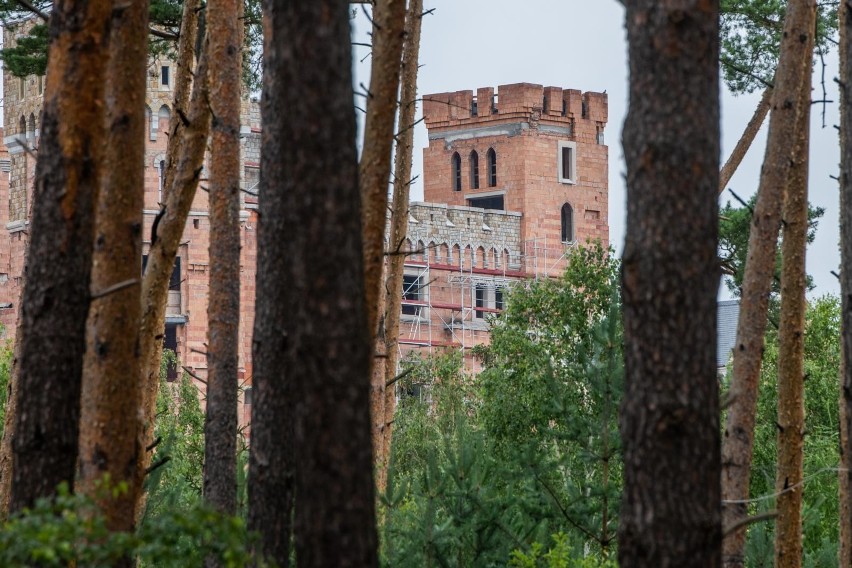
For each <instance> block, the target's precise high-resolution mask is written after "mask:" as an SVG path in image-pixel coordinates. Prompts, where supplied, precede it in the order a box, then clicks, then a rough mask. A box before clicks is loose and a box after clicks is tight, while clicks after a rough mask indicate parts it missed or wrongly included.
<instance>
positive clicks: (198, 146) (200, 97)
mask: <svg viewBox="0 0 852 568" xmlns="http://www.w3.org/2000/svg"><path fill="white" fill-rule="evenodd" d="M205 43H206V42H205ZM181 57H185V58H192V57H193V54H192V53H189V54H182V55H181ZM207 73H208V64H207V49H206V47H205V46H202V52H201V56H200V57H199V59H198V66H197V67H196V70H195V80H194V81H193V88H192V96H191V100H190V104H189V114H188V115H187V122H186V124H185V129H184V131H183V134H182V135H181V137H180V139H177V138H174V139H170V140H169V145H170V146H171V145H172V144H176V145H177V146H178V153H177V160H176V167H175V177H174V179H173V180H172V182H171V184H170V189H169V192H168V197H167V198H166V202H165V204H164V205H163V208H162V209H161V211H160V221H159V223H158V224H157V225H156V227H155V230H154V231H152V235H151V248H150V250H149V251H148V263H147V265H146V267H145V274H144V276H143V278H142V324H141V331H140V333H139V342H140V364H141V366H142V379H141V382H140V391H141V392H140V398H141V404H142V429H141V436H142V439H141V442H140V446H139V447H140V457H139V459H138V460H137V467H138V468H140V470H141V471H142V472H144V471H145V470H146V469H147V468H148V466H149V465H150V463H151V452H150V451H149V450H146V448H149V447H151V444H152V442H153V433H154V415H155V411H156V405H157V390H158V389H159V386H160V359H161V357H162V354H163V341H162V336H163V330H164V328H165V325H166V323H165V322H166V298H167V296H168V291H169V279H170V278H171V274H172V267H173V266H174V263H175V257H176V256H177V249H178V245H179V244H180V237H181V235H182V234H183V230H184V226H185V225H186V219H187V217H188V215H189V209H190V207H191V206H192V200H193V198H194V197H195V191H196V190H197V189H198V180H199V178H200V177H201V170H202V163H203V161H204V152H205V150H206V149H207V135H208V133H209V131H210V103H209V100H208V94H207V93H208V79H207ZM178 120H182V119H181V118H180V117H179V118H178ZM143 501H144V499H143V500H142V501H140V506H139V507H138V508H137V511H136V513H137V518H139V516H140V515H141V513H142V509H143V505H144V502H143Z"/></svg>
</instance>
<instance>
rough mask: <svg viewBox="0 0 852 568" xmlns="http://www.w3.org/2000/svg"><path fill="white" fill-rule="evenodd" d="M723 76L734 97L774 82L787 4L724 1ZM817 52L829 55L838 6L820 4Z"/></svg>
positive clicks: (759, 0) (774, 0) (757, 0)
mask: <svg viewBox="0 0 852 568" xmlns="http://www.w3.org/2000/svg"><path fill="white" fill-rule="evenodd" d="M720 8H721V13H722V17H721V31H720V35H721V43H722V45H721V48H722V53H721V56H720V61H721V63H722V75H723V77H724V79H725V82H726V83H727V85H728V88H729V89H730V90H731V91H732V92H734V93H751V92H752V91H754V90H755V89H762V88H764V87H765V86H766V84H771V83H772V82H773V80H774V75H775V68H776V67H777V66H778V54H779V48H780V45H781V35H782V33H783V30H784V13H785V11H786V9H787V2H785V1H784V0H722V1H721V5H720ZM817 10H818V11H817V35H816V46H815V49H816V51H817V52H819V53H825V52H826V51H828V49H829V47H830V44H831V43H832V36H833V35H834V34H835V32H836V31H837V2H830V1H829V2H818V3H817Z"/></svg>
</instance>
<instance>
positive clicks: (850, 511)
mask: <svg viewBox="0 0 852 568" xmlns="http://www.w3.org/2000/svg"><path fill="white" fill-rule="evenodd" d="M839 19H840V25H839V28H840V47H839V48H838V51H839V52H840V97H841V99H840V100H841V104H840V265H841V267H843V268H842V269H841V270H840V298H841V314H842V315H841V326H842V332H841V347H842V349H841V361H842V363H841V371H840V458H841V468H840V474H839V475H840V566H843V567H849V566H852V445H850V437H849V435H850V432H852V268H849V267H852V111H850V109H852V87H850V82H852V42H850V38H852V10H850V7H849V6H848V5H847V4H846V2H840V15H839Z"/></svg>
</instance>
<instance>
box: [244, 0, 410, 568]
mask: <svg viewBox="0 0 852 568" xmlns="http://www.w3.org/2000/svg"><path fill="white" fill-rule="evenodd" d="M264 16H265V18H266V22H267V26H266V29H267V32H268V33H267V34H266V38H265V49H264V87H263V88H264V93H263V108H262V113H263V124H264V128H263V134H262V136H263V140H262V152H261V195H262V196H263V198H262V199H261V201H260V207H261V209H260V214H261V215H260V227H259V233H258V271H257V311H258V314H259V316H260V317H258V318H257V319H256V320H255V322H256V323H255V335H254V350H253V355H254V388H255V389H256V390H257V399H256V400H255V404H254V405H253V416H252V445H251V459H250V466H249V467H250V471H249V475H250V485H249V491H250V493H249V527H250V528H251V529H253V530H257V531H259V532H260V533H261V547H262V548H261V550H262V552H264V553H266V554H267V555H269V556H270V557H271V559H272V560H274V561H276V562H278V563H279V564H280V565H282V566H287V565H288V562H289V559H288V557H289V546H288V545H289V541H290V538H289V529H290V527H289V526H288V525H289V523H288V521H289V517H290V513H291V511H292V508H291V507H290V502H291V496H292V495H293V493H292V490H291V487H292V485H291V481H290V480H291V479H292V480H293V481H294V482H295V496H296V502H295V515H294V520H295V551H296V558H298V562H299V566H300V567H327V566H336V567H348V566H358V567H362V566H364V567H367V566H377V564H378V557H377V551H376V546H377V538H376V527H375V518H374V491H373V476H372V452H371V449H370V415H369V410H370V406H369V404H370V392H369V391H370V374H369V373H370V359H371V347H372V342H373V333H369V334H368V333H367V330H368V328H367V316H366V312H365V306H364V302H363V298H364V296H363V294H364V266H363V252H362V251H363V249H362V247H361V244H362V242H361V241H362V238H361V219H360V216H359V215H358V214H357V212H358V211H360V210H361V209H360V205H361V203H360V198H359V190H358V168H357V161H356V160H357V157H356V151H355V114H354V112H353V107H352V104H353V103H352V96H353V92H352V82H351V79H352V75H351V46H350V39H349V16H348V4H347V2H346V1H345V0H315V1H314V2H291V1H287V0H268V1H267V2H266V3H265V4H264ZM397 63H398V61H397ZM353 213H355V214H353ZM288 404H289V406H288ZM291 475H292V476H293V477H292V478H291V477H290V476H291Z"/></svg>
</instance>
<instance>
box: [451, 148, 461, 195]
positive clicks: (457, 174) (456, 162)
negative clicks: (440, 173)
mask: <svg viewBox="0 0 852 568" xmlns="http://www.w3.org/2000/svg"><path fill="white" fill-rule="evenodd" d="M453 191H461V156H459V153H458V152H455V153H454V154H453Z"/></svg>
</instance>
